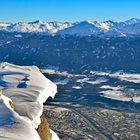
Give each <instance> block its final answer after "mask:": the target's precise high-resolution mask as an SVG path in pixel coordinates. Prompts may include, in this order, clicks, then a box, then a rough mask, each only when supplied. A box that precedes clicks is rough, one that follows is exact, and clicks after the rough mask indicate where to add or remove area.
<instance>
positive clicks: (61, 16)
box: [0, 0, 140, 22]
mask: <svg viewBox="0 0 140 140" xmlns="http://www.w3.org/2000/svg"><path fill="white" fill-rule="evenodd" d="M132 17H135V18H140V0H0V21H1V22H18V21H34V20H37V19H40V20H43V21H81V20H99V21H102V20H108V19H111V20H112V19H113V20H117V21H120V20H126V19H129V18H132Z"/></svg>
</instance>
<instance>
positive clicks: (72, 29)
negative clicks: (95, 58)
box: [0, 18, 140, 37]
mask: <svg viewBox="0 0 140 140" xmlns="http://www.w3.org/2000/svg"><path fill="white" fill-rule="evenodd" d="M0 30H1V31H7V32H24V33H42V34H45V35H64V36H65V35H76V36H92V35H93V36H108V37H114V36H115V37H116V36H117V37H118V36H119V37H125V36H133V35H140V20H139V19H136V18H132V19H130V20H127V21H124V22H115V21H112V20H108V21H103V22H97V21H81V22H74V23H71V22H43V21H39V20H37V21H34V22H28V23H26V22H19V23H2V22H1V23H0Z"/></svg>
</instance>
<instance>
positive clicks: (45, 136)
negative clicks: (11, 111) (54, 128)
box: [37, 115, 52, 140]
mask: <svg viewBox="0 0 140 140" xmlns="http://www.w3.org/2000/svg"><path fill="white" fill-rule="evenodd" d="M37 131H38V134H39V136H40V138H41V140H51V138H52V134H51V132H50V128H49V124H48V122H47V119H46V118H45V116H44V115H42V116H41V124H40V125H39V127H38V129H37Z"/></svg>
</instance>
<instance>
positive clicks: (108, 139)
mask: <svg viewBox="0 0 140 140" xmlns="http://www.w3.org/2000/svg"><path fill="white" fill-rule="evenodd" d="M47 106H54V107H62V108H66V109H69V110H71V111H73V112H74V113H76V114H78V115H79V116H80V117H81V118H83V120H84V121H85V123H87V124H88V125H89V127H90V128H92V130H93V131H94V132H96V133H97V134H99V136H100V137H101V138H102V140H117V139H116V138H115V137H114V136H112V135H111V136H110V135H106V134H104V133H103V132H101V130H99V128H98V127H97V126H96V124H94V123H93V122H91V121H90V120H89V118H87V116H85V115H84V114H82V113H81V112H79V111H78V110H76V109H75V107H73V106H70V105H61V104H51V103H48V104H47ZM44 109H45V106H44ZM46 109H47V107H46Z"/></svg>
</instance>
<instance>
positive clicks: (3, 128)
mask: <svg viewBox="0 0 140 140" xmlns="http://www.w3.org/2000/svg"><path fill="white" fill-rule="evenodd" d="M0 88H1V89H2V91H3V93H2V95H0V139H4V140H9V139H10V140H19V139H20V138H22V140H29V139H30V140H40V137H39V135H38V133H37V131H36V130H35V128H37V127H38V125H39V124H40V116H41V115H42V111H43V102H45V101H46V99H47V98H48V97H52V98H53V97H54V96H55V94H56V92H57V87H56V85H55V84H54V83H52V82H51V81H50V80H48V79H47V78H45V77H44V76H43V74H42V73H41V72H40V71H39V69H38V68H37V67H35V66H16V65H12V64H9V63H1V64H0ZM11 102H13V104H14V109H13V108H12V107H11V105H10V103H11Z"/></svg>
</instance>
